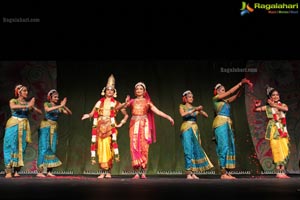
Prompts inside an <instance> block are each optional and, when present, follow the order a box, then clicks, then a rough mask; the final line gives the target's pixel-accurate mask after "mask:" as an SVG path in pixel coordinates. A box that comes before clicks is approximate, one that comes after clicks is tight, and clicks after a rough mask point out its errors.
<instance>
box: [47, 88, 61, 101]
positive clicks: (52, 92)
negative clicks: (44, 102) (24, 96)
mask: <svg viewBox="0 0 300 200" xmlns="http://www.w3.org/2000/svg"><path fill="white" fill-rule="evenodd" d="M54 93H58V92H57V90H55V89H52V90H50V91H49V92H48V94H47V99H48V100H50V99H51V97H52V95H53V94H54Z"/></svg>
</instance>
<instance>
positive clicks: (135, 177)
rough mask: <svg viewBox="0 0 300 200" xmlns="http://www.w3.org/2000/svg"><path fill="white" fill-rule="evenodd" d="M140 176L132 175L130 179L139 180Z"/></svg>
mask: <svg viewBox="0 0 300 200" xmlns="http://www.w3.org/2000/svg"><path fill="white" fill-rule="evenodd" d="M139 178H140V176H139V175H138V174H136V175H134V177H132V179H139Z"/></svg>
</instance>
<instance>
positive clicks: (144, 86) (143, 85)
mask: <svg viewBox="0 0 300 200" xmlns="http://www.w3.org/2000/svg"><path fill="white" fill-rule="evenodd" d="M139 85H141V86H142V87H143V88H144V89H145V90H146V85H145V83H143V82H138V83H137V84H135V86H134V88H136V87H137V86H139Z"/></svg>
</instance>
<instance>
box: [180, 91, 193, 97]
mask: <svg viewBox="0 0 300 200" xmlns="http://www.w3.org/2000/svg"><path fill="white" fill-rule="evenodd" d="M190 93H192V91H191V90H187V91H185V92H184V93H182V96H185V95H187V94H190Z"/></svg>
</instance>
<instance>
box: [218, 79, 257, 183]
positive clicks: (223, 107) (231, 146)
mask: <svg viewBox="0 0 300 200" xmlns="http://www.w3.org/2000/svg"><path fill="white" fill-rule="evenodd" d="M246 83H247V84H248V85H249V86H251V85H252V83H251V82H250V81H249V80H248V79H245V78H244V79H243V80H242V81H241V82H239V83H238V84H236V85H235V86H233V87H232V88H231V89H230V90H228V91H225V87H224V86H223V85H221V84H220V83H218V84H217V85H216V86H215V88H214V97H213V104H214V110H215V115H216V116H215V118H214V121H213V131H214V137H215V140H216V144H217V145H216V151H217V156H218V160H219V165H220V168H221V179H235V177H234V176H232V175H231V174H230V170H232V169H234V168H235V164H236V162H235V161H236V160H235V159H236V158H235V155H236V153H235V141H234V133H233V131H232V121H231V118H230V104H229V103H231V102H233V101H235V100H236V99H237V98H238V97H239V96H240V94H241V90H240V89H241V87H242V85H243V84H246Z"/></svg>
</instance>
